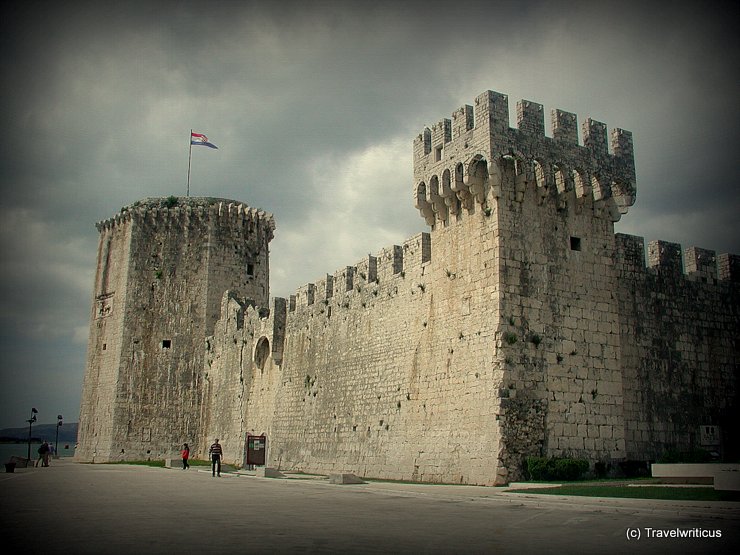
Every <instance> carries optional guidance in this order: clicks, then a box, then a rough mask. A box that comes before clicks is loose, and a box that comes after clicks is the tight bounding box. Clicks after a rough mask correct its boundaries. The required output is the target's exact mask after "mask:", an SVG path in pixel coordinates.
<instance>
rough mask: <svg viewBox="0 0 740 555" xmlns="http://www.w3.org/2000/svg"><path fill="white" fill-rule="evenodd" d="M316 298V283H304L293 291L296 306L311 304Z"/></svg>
mask: <svg viewBox="0 0 740 555" xmlns="http://www.w3.org/2000/svg"><path fill="white" fill-rule="evenodd" d="M315 298H316V285H315V284H313V283H306V284H304V285H301V286H300V287H299V288H298V290H297V291H296V292H295V299H296V308H299V307H305V306H311V305H312V304H313V303H314V300H315Z"/></svg>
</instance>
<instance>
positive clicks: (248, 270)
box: [247, 263, 254, 277]
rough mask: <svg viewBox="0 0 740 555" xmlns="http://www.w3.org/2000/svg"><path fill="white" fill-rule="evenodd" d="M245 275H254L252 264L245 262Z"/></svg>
mask: <svg viewBox="0 0 740 555" xmlns="http://www.w3.org/2000/svg"><path fill="white" fill-rule="evenodd" d="M247 275H248V276H250V277H254V264H251V263H247Z"/></svg>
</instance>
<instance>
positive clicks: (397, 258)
mask: <svg viewBox="0 0 740 555" xmlns="http://www.w3.org/2000/svg"><path fill="white" fill-rule="evenodd" d="M431 248H432V247H431V238H430V236H429V234H428V233H419V234H417V235H414V236H413V237H410V238H409V239H407V240H406V241H404V243H403V245H393V246H391V247H387V248H384V249H382V250H381V251H380V252H378V253H376V254H375V255H372V254H369V255H367V256H366V257H365V258H363V259H362V260H360V261H358V262H356V263H355V264H354V265H352V266H345V267H344V268H342V269H339V270H337V271H336V272H334V273H333V274H326V275H325V276H324V277H323V278H321V279H319V280H317V281H316V282H315V283H306V284H304V285H302V286H300V287H299V288H298V289H297V290H296V292H295V293H294V294H293V295H291V296H290V299H289V301H288V307H289V311H290V312H293V311H295V310H296V309H298V308H300V307H306V306H311V305H313V304H315V303H320V302H328V301H329V300H330V299H332V298H334V297H342V296H343V295H345V294H347V293H350V292H352V291H357V292H360V291H362V290H363V289H364V288H365V287H366V286H368V285H377V284H379V283H381V282H383V283H385V282H387V281H388V280H390V279H393V278H400V279H405V278H406V277H407V274H410V275H409V277H412V276H413V275H416V274H420V273H421V271H422V270H421V268H422V266H423V265H424V264H426V263H427V262H429V261H430V260H431V257H432V250H431Z"/></svg>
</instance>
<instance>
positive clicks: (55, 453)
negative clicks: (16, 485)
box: [54, 414, 62, 459]
mask: <svg viewBox="0 0 740 555" xmlns="http://www.w3.org/2000/svg"><path fill="white" fill-rule="evenodd" d="M61 427H62V415H61V414H57V439H56V446H55V447H54V455H55V456H56V458H57V459H58V458H59V428H61Z"/></svg>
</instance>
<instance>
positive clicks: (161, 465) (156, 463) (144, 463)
mask: <svg viewBox="0 0 740 555" xmlns="http://www.w3.org/2000/svg"><path fill="white" fill-rule="evenodd" d="M103 464H133V465H136V466H157V467H159V468H164V459H162V460H156V461H111V462H107V463H103Z"/></svg>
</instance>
